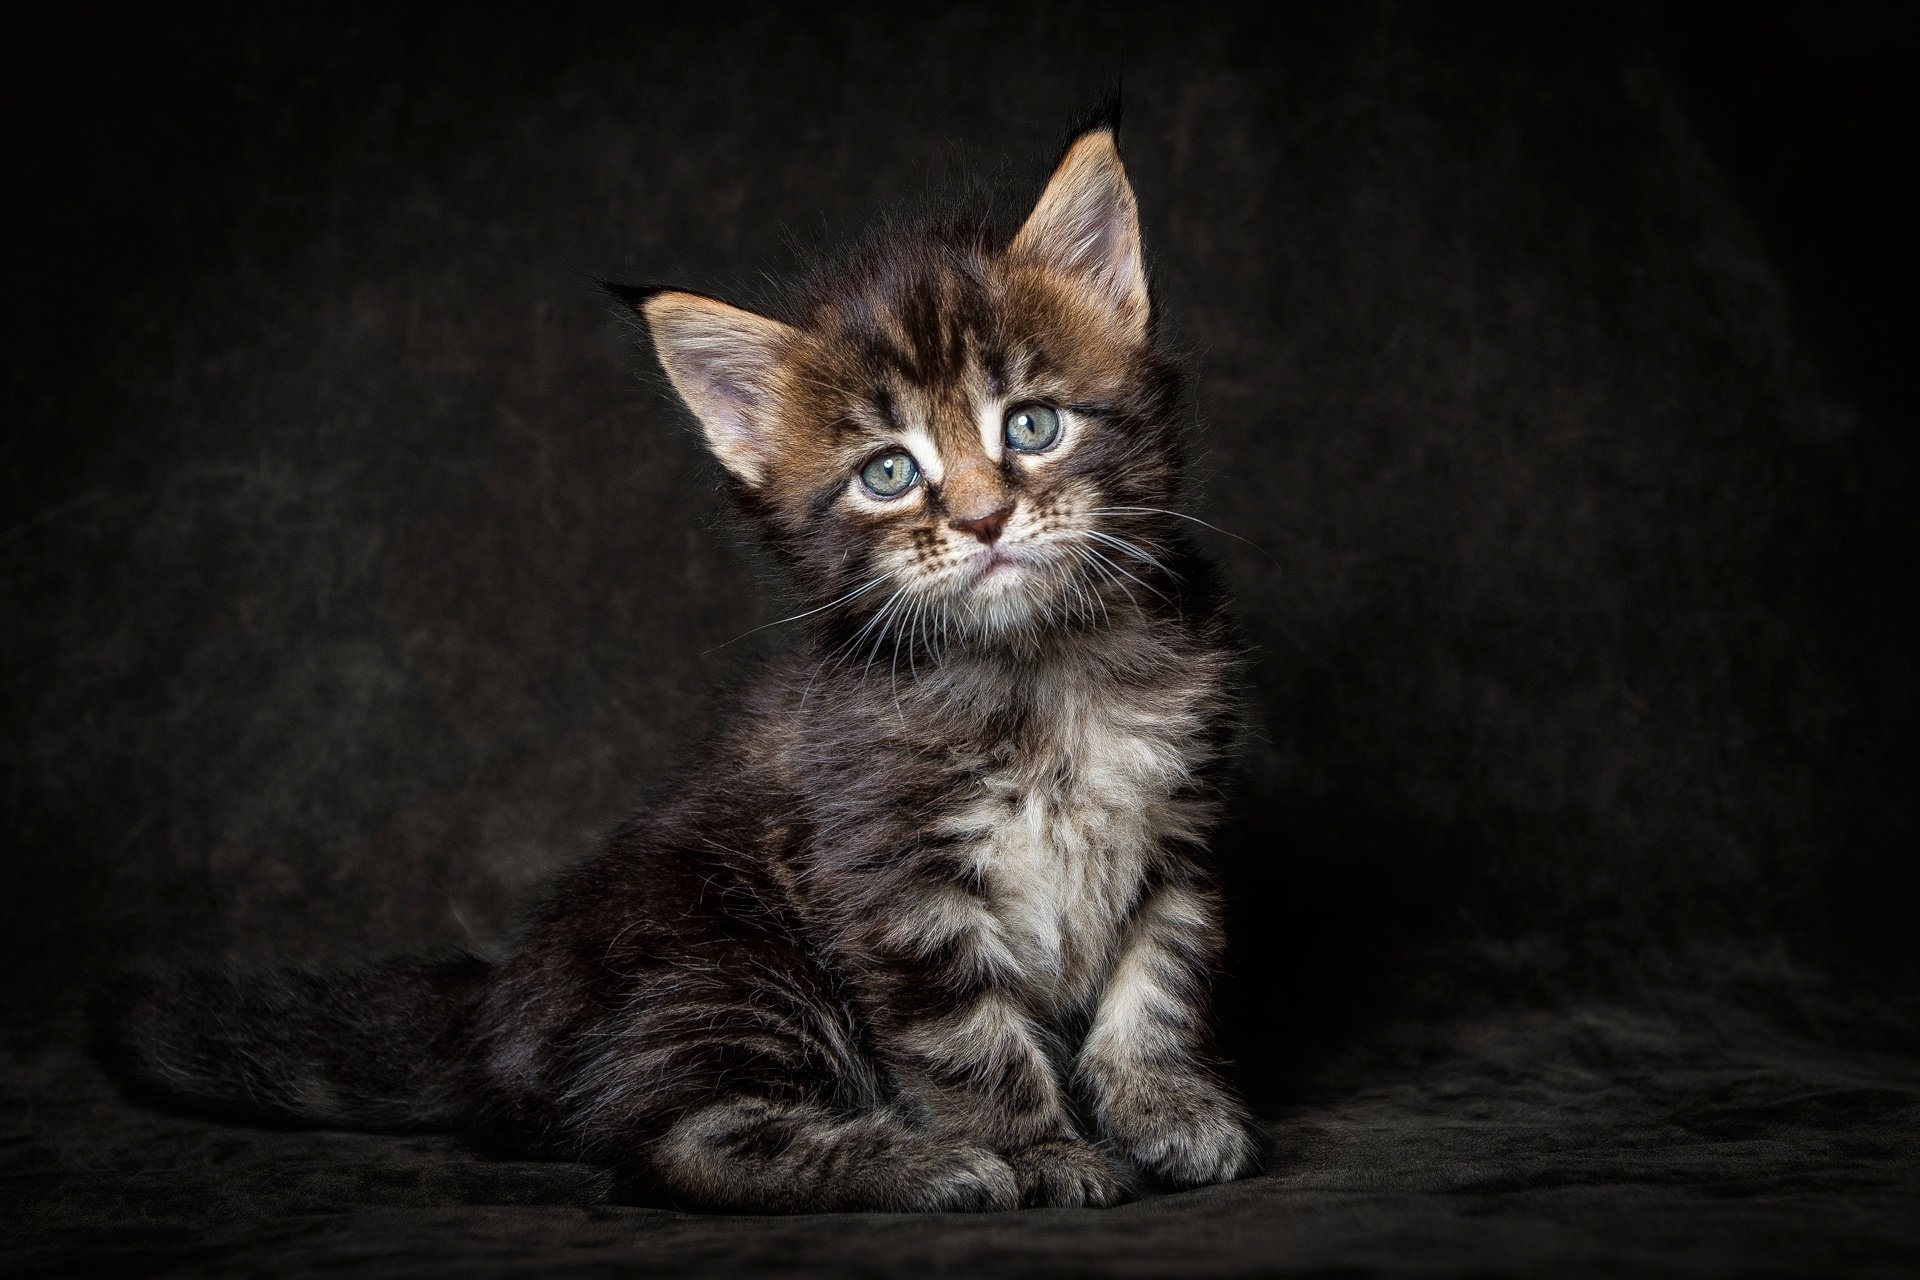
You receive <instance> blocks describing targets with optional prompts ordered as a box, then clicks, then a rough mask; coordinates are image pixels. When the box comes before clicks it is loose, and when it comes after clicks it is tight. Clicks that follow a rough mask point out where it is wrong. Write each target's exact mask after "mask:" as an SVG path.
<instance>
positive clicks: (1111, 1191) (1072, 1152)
mask: <svg viewBox="0 0 1920 1280" xmlns="http://www.w3.org/2000/svg"><path fill="white" fill-rule="evenodd" d="M1007 1161H1008V1163H1009V1164H1011V1165H1012V1166H1013V1173H1014V1177H1015V1178H1016V1179H1017V1180H1018V1181H1019V1184H1020V1203H1022V1204H1024V1205H1028V1206H1032V1207H1038V1206H1042V1205H1057V1206H1083V1205H1084V1206H1087V1207H1090V1208H1095V1209H1103V1208H1105V1207H1106V1206H1108V1205H1111V1204H1118V1203H1119V1202H1120V1200H1121V1197H1122V1194H1123V1188H1122V1186H1121V1183H1120V1179H1119V1176H1118V1175H1117V1174H1116V1172H1115V1170H1114V1167H1113V1162H1112V1161H1110V1160H1108V1159H1107V1157H1106V1155H1105V1154H1104V1153H1102V1152H1101V1151H1100V1149H1099V1148H1098V1147H1095V1146H1094V1145H1093V1144H1091V1143H1089V1142H1085V1141H1082V1140H1081V1139H1079V1138H1057V1139H1050V1140H1048V1141H1046V1142H1038V1143H1035V1144H1034V1145H1033V1146H1030V1147H1023V1148H1021V1149H1020V1150H1018V1151H1013V1152H1009V1153H1008V1155H1007Z"/></svg>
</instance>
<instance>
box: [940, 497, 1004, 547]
mask: <svg viewBox="0 0 1920 1280" xmlns="http://www.w3.org/2000/svg"><path fill="white" fill-rule="evenodd" d="M1012 514H1013V504H1012V503H1008V504H1007V505H1006V506H1004V507H1001V508H1000V509H999V510H997V511H989V512H987V514H985V515H983V516H970V517H967V518H966V519H962V518H961V517H959V516H957V515H956V516H955V517H954V518H953V519H952V520H951V521H949V522H948V523H950V524H952V525H953V527H954V528H956V529H958V530H959V531H960V532H962V533H970V534H972V535H973V536H974V537H976V538H978V539H980V541H982V542H984V543H986V544H987V545H988V546H992V545H993V544H994V543H995V542H996V541H998V540H999V538H1000V531H1001V530H1002V529H1005V528H1006V527H1007V517H1008V516H1010V515H1012Z"/></svg>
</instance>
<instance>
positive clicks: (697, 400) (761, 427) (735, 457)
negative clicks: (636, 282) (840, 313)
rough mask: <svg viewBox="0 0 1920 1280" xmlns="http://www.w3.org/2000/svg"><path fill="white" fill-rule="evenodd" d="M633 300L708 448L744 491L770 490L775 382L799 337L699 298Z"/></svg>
mask: <svg viewBox="0 0 1920 1280" xmlns="http://www.w3.org/2000/svg"><path fill="white" fill-rule="evenodd" d="M629 301H630V302H632V303H633V305H635V306H637V307H638V308H639V309H640V314H641V315H643V316H645V317H646V320H647V328H648V330H649V331H650V332H651V333H652V334H653V349H654V351H655V353H657V354H658V355H659V357H660V367H661V368H663V369H665V370H666V371H667V378H668V379H669V380H670V381H671V382H672V383H673V389H674V390H675V391H678V392H679V393H680V398H681V399H682V400H684V401H686V405H687V408H689V409H691V410H693V416H694V417H696V418H698V419H699V420H700V428H701V430H702V431H703V432H704V433H705V435H706V437H707V447H708V448H710V449H712V450H713V455H714V456H715V457H716V458H718V459H720V464H721V465H722V466H724V467H725V468H726V469H727V470H728V471H729V472H731V473H732V474H733V475H734V477H735V478H736V479H738V480H740V481H741V482H742V483H743V484H746V485H749V486H757V485H760V484H762V483H764V482H765V481H766V479H767V476H768V474H769V473H770V472H771V470H772V468H773V462H774V456H775V450H774V441H773V438H772V434H773V431H774V429H775V428H774V416H775V415H774V404H775V397H776V392H777V387H776V382H777V379H778V374H779V370H780V365H781V362H782V358H783V357H784V356H785V354H786V353H787V352H788V351H789V350H791V349H792V346H793V344H794V340H795V339H796V338H797V337H798V336H799V334H798V331H797V330H795V329H794V328H793V327H792V326H791V325H786V324H782V323H780V322H779V321H778V320H769V319H768V318H767V317H765V316H761V315H755V314H754V313H753V312H751V311H743V310H741V309H740V308H739V307H730V306H728V305H727V304H726V303H724V302H717V301H715V300H714V299H712V298H703V297H701V296H700V295H699V294H697V293H680V292H677V291H674V290H666V291H663V292H658V293H648V294H645V295H643V296H641V297H637V298H630V299H629Z"/></svg>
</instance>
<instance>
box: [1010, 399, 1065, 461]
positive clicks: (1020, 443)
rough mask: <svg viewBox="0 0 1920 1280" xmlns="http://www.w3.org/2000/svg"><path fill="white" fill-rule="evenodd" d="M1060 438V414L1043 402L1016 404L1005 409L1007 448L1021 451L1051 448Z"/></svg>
mask: <svg viewBox="0 0 1920 1280" xmlns="http://www.w3.org/2000/svg"><path fill="white" fill-rule="evenodd" d="M1059 438H1060V414H1059V411H1058V410H1055V409H1049V408H1048V407H1047V406H1046V405H1043V404H1023V405H1017V406H1015V407H1014V408H1012V409H1009V410H1007V448H1009V449H1018V450H1019V451H1020V452H1021V453H1038V452H1040V451H1041V450H1042V449H1051V448H1052V447H1053V442H1054V441H1056V440H1058V439H1059Z"/></svg>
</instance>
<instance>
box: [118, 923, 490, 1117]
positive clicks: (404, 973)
mask: <svg viewBox="0 0 1920 1280" xmlns="http://www.w3.org/2000/svg"><path fill="white" fill-rule="evenodd" d="M489 971H490V967H489V966H488V965H487V963H486V962H485V961H483V960H479V959H475V958H472V957H462V958H460V959H457V960H446V961H401V962H398V963H393V964H386V965H380V966H378V967H376V968H372V969H362V970H359V971H356V972H351V973H306V972H299V971H294V970H281V971H276V972H270V973H257V974H246V975H231V974H220V973H191V974H182V975H178V976H173V977H167V978H159V979H150V980H144V981H137V982H134V983H130V984H129V987H128V989H127V990H126V991H124V992H123V993H122V994H121V997H120V998H119V999H118V1000H116V1001H114V1002H113V1003H112V1004H111V1005H110V1007H109V1008H108V1009H107V1011H106V1017H105V1019H104V1021H103V1025H102V1027H101V1032H102V1046H101V1047H102V1049H103V1050H104V1051H105V1054H106V1056H107V1058H108V1061H109V1064H110V1065H111V1066H113V1067H114V1068H116V1069H117V1071H118V1073H119V1074H120V1075H121V1076H122V1077H123V1078H124V1079H126V1080H127V1082H128V1083H129V1084H131V1085H133V1086H134V1087H136V1088H138V1089H140V1090H142V1091H143V1092H148V1093H151V1094H157V1095H159V1096H160V1097H161V1098H163V1099H166V1100H168V1101H172V1102H175V1103H179V1104H183V1105H185V1106H188V1107H191V1108H193V1109H195V1110H199V1111H210V1112H214V1113H216V1114H221V1115H227V1116H242V1117H246V1118H250V1119H262V1120H273V1121H281V1122H288V1121H291V1122H296V1123H304V1124H318V1125H327V1126H332V1127H340V1128H369V1129H419V1128H434V1127H440V1126H445V1125H449V1124H452V1123H454V1122H456V1121H457V1120H458V1119H459V1116H460V1107H459V1093H460V1091H459V1088H458V1075H459V1067H460V1064H461V1062H462V1060H463V1059H464V1058H465V1056H466V1055H465V1052H464V1046H465V1044H466V1042H467V1040H468V1038H469V1028H470V1027H471V1025H472V1021H473V1018H474V1014H475V1010H476V1007H477V1005H478V1002H479V999H480V997H481V995H482V993H483V991H484V989H485V985H486V980H487V976H488V973H489Z"/></svg>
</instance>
